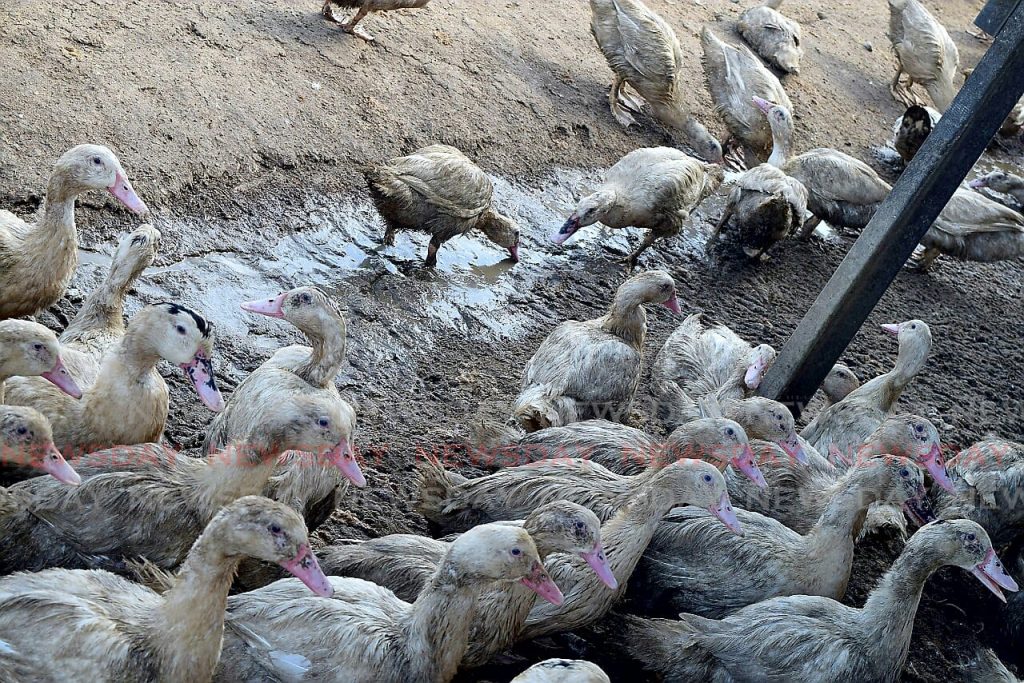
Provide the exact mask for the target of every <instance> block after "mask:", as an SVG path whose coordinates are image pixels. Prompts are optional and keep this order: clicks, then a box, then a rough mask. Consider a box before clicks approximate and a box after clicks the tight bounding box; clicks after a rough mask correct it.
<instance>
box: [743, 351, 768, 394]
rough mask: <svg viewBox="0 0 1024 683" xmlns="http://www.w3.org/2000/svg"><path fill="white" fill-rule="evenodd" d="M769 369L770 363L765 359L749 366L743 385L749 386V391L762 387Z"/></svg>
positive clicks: (760, 359) (759, 359)
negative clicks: (766, 371) (762, 381)
mask: <svg viewBox="0 0 1024 683" xmlns="http://www.w3.org/2000/svg"><path fill="white" fill-rule="evenodd" d="M767 367H768V362H767V361H766V360H765V359H764V358H758V359H757V360H755V361H754V362H753V363H751V364H750V365H748V366H747V372H746V373H745V374H744V375H743V383H744V384H746V385H747V388H748V389H751V390H753V389H757V388H758V387H759V386H761V379H762V377H763V375H764V371H765V370H766V369H767Z"/></svg>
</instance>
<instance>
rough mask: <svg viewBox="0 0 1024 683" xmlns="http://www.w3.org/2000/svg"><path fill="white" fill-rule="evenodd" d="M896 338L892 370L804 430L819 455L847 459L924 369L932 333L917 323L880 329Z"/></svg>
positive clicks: (816, 419) (821, 415) (860, 388)
mask: <svg viewBox="0 0 1024 683" xmlns="http://www.w3.org/2000/svg"><path fill="white" fill-rule="evenodd" d="M882 329H883V330H884V331H885V332H887V333H889V334H891V335H893V336H894V337H896V339H897V341H898V342H899V351H898V352H897V355H896V363H895V365H894V366H893V369H892V370H890V371H889V372H886V373H884V374H882V375H879V376H878V377H875V378H873V379H872V380H870V381H869V382H866V383H865V384H863V385H862V386H860V387H858V388H857V389H855V390H853V391H852V392H850V394H849V395H848V396H847V397H846V398H844V399H843V400H842V401H839V402H838V403H835V404H833V405H831V406H829V407H828V408H826V409H825V410H823V411H821V412H820V413H818V415H817V416H816V417H815V418H814V419H813V420H812V421H811V422H810V424H808V425H807V426H806V427H804V430H803V431H802V432H801V433H800V436H802V437H803V438H805V439H807V441H808V442H809V443H810V444H811V445H812V446H814V447H815V448H816V449H817V450H818V452H819V453H821V454H823V455H824V454H826V453H833V452H837V453H838V454H839V455H840V456H843V457H847V458H848V457H849V456H850V455H851V454H853V453H854V452H855V451H856V450H857V447H858V446H860V444H862V443H863V442H864V441H865V440H866V439H867V438H868V437H869V436H870V435H871V433H872V432H873V431H875V429H876V428H877V427H878V425H880V424H881V423H882V421H883V420H884V419H885V418H886V417H887V416H888V415H890V414H892V412H893V410H894V409H895V407H896V401H898V400H899V398H900V395H901V394H902V393H903V390H904V389H906V388H907V386H908V385H909V384H910V383H911V382H912V381H913V380H914V378H915V377H916V376H917V373H919V372H921V370H922V369H924V365H925V363H926V362H927V361H928V353H929V352H930V351H931V347H932V333H931V330H930V329H929V328H928V325H927V324H925V323H924V322H922V321H920V320H908V321H906V322H902V323H900V324H898V325H892V324H887V325H882Z"/></svg>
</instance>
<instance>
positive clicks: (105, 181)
mask: <svg viewBox="0 0 1024 683" xmlns="http://www.w3.org/2000/svg"><path fill="white" fill-rule="evenodd" d="M54 171H55V174H56V175H57V176H58V177H59V178H60V179H61V182H62V183H63V184H64V186H65V188H67V189H68V190H70V191H71V192H72V193H74V194H77V193H79V192H86V191H88V190H106V191H107V192H109V193H110V194H111V195H112V196H113V197H114V198H115V199H117V201H119V202H121V203H122V204H124V205H125V206H126V207H127V208H128V209H129V210H130V211H132V212H134V213H137V214H140V215H141V214H145V213H148V212H149V209H148V208H147V207H146V204H145V202H143V201H142V200H141V199H139V196H138V195H137V194H136V193H135V190H134V189H133V188H132V184H131V183H130V182H129V181H128V175H127V174H126V173H125V172H124V169H123V168H122V167H121V162H120V161H118V159H117V157H116V156H114V153H113V152H111V151H110V150H109V149H107V148H106V147H103V146H102V145H78V146H77V147H73V148H71V149H69V150H68V151H67V152H65V153H64V155H63V156H61V158H60V159H59V160H58V161H57V164H56V166H55V167H54Z"/></svg>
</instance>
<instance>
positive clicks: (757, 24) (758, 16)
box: [736, 0, 804, 76]
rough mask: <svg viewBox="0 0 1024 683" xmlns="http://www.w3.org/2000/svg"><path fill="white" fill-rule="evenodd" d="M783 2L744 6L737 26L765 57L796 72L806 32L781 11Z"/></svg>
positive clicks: (783, 67) (768, 0) (787, 71)
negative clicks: (802, 31)
mask: <svg viewBox="0 0 1024 683" xmlns="http://www.w3.org/2000/svg"><path fill="white" fill-rule="evenodd" d="M781 6H782V0H765V2H764V4H762V5H758V6H756V7H751V8H749V9H747V10H745V11H744V12H743V14H741V15H740V19H739V21H738V22H737V23H736V30H737V31H739V34H740V35H741V36H743V40H745V41H747V43H749V44H750V46H751V47H752V48H754V52H756V53H757V54H759V55H760V56H761V58H762V59H763V60H764V61H766V62H768V63H769V64H771V65H772V66H774V67H775V68H777V69H779V70H780V71H784V72H785V73H789V74H793V75H794V76H795V75H797V74H799V73H800V60H801V59H803V56H804V49H803V48H802V47H801V46H800V41H801V40H802V38H803V36H802V35H801V31H800V24H798V23H797V22H795V21H793V20H792V19H790V18H789V17H787V16H786V15H784V14H783V13H782V12H780V11H779V7H781Z"/></svg>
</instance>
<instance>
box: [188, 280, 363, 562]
mask: <svg viewBox="0 0 1024 683" xmlns="http://www.w3.org/2000/svg"><path fill="white" fill-rule="evenodd" d="M241 308H242V310H245V311H248V312H250V313H255V314H258V315H263V316H267V317H270V318H274V319H280V320H284V321H286V322H289V323H291V324H292V325H294V326H295V327H297V328H298V329H299V330H300V331H302V332H303V333H304V334H305V335H306V338H307V341H308V342H309V344H310V345H309V346H303V345H292V346H287V347H285V348H283V349H278V350H277V351H276V352H274V355H273V356H271V358H270V359H269V360H267V361H266V362H264V363H263V364H262V365H261V366H260V367H258V368H257V369H256V370H255V371H253V372H252V374H250V375H249V376H248V377H246V378H245V379H244V380H242V382H241V383H240V384H239V385H238V387H237V388H236V389H235V391H234V393H232V395H231V398H230V400H229V401H228V402H227V405H226V406H225V408H224V411H223V412H221V413H219V414H218V415H217V416H216V417H215V418H214V420H213V423H212V424H211V425H210V428H209V429H208V430H207V434H206V439H205V440H204V443H203V451H204V452H205V453H215V452H216V451H217V450H219V449H221V448H224V447H225V446H227V445H228V444H229V443H231V442H232V441H234V440H235V439H237V438H239V437H240V436H242V435H243V434H244V433H245V432H246V430H248V429H249V428H250V425H252V424H256V423H258V422H259V421H260V420H262V419H263V416H264V415H265V414H267V413H268V412H272V411H274V410H276V409H277V406H278V405H279V404H281V403H284V402H288V401H290V400H292V398H293V397H295V396H321V397H323V398H324V399H325V400H327V401H331V402H332V403H334V404H335V405H336V406H337V408H338V410H340V411H341V415H342V418H341V420H340V426H339V428H340V429H341V430H342V433H343V437H342V440H343V442H344V444H345V450H344V452H343V453H342V459H341V460H340V461H339V462H338V463H324V462H315V461H311V460H310V457H309V454H308V453H302V452H292V453H289V454H287V455H286V456H284V457H283V458H282V459H281V462H279V464H278V466H277V467H276V468H275V470H274V474H273V476H272V477H271V478H270V481H269V482H268V484H267V487H266V488H265V489H264V491H263V495H265V496H267V497H268V498H271V499H273V500H277V501H280V502H282V503H284V504H285V505H288V506H290V507H291V508H292V509H294V510H295V511H296V512H298V513H299V514H301V515H302V516H303V517H304V518H305V520H306V526H307V528H309V529H310V530H316V529H317V528H318V527H319V526H320V525H321V524H322V523H323V522H324V521H326V520H327V518H328V517H330V515H331V513H333V512H334V509H335V508H336V507H337V504H338V501H339V500H340V499H341V497H342V496H343V495H344V492H345V490H346V488H347V484H348V483H352V484H353V485H355V486H357V487H360V488H362V487H363V486H365V485H366V478H365V477H364V476H363V474H362V472H361V470H360V468H359V463H358V461H357V460H356V454H355V451H354V449H353V435H354V432H355V429H356V413H355V410H354V409H353V408H352V406H351V405H350V404H349V403H348V402H347V401H345V400H344V399H343V398H342V397H341V394H340V393H339V392H338V389H337V387H336V386H335V385H334V380H335V377H337V375H338V373H339V372H340V370H341V366H342V364H343V363H344V362H345V351H346V340H345V335H346V325H345V317H344V316H343V315H342V313H341V311H340V310H339V308H338V306H337V305H336V304H335V302H334V301H332V300H331V299H330V297H328V296H327V294H325V293H324V292H323V290H321V289H319V288H317V287H311V286H303V287H296V288H293V289H290V290H288V291H286V292H283V293H281V294H278V295H276V296H274V297H271V298H269V299H262V300H258V301H249V302H246V303H243V304H241ZM335 465H337V466H335ZM247 564H248V563H244V564H243V567H245V566H247Z"/></svg>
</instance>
